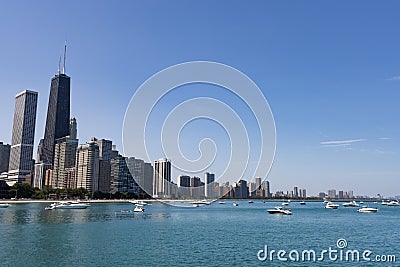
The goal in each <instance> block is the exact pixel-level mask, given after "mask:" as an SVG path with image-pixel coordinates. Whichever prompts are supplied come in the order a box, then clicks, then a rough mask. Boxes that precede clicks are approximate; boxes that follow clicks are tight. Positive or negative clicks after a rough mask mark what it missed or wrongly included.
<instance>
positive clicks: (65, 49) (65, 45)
mask: <svg viewBox="0 0 400 267" xmlns="http://www.w3.org/2000/svg"><path fill="white" fill-rule="evenodd" d="M66 55H67V40H65V44H64V65H63V74H65V57H66Z"/></svg>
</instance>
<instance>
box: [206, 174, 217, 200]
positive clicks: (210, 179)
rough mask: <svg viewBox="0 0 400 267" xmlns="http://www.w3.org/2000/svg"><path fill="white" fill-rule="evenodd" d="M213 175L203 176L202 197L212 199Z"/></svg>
mask: <svg viewBox="0 0 400 267" xmlns="http://www.w3.org/2000/svg"><path fill="white" fill-rule="evenodd" d="M214 182H215V174H214V173H209V172H206V173H205V176H204V185H205V186H204V195H205V197H211V198H212V197H214V186H215V184H214Z"/></svg>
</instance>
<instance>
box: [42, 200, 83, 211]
mask: <svg viewBox="0 0 400 267" xmlns="http://www.w3.org/2000/svg"><path fill="white" fill-rule="evenodd" d="M87 207H89V204H86V203H80V202H75V201H62V202H54V203H53V204H51V205H50V207H46V208H45V210H54V209H86V208H87Z"/></svg>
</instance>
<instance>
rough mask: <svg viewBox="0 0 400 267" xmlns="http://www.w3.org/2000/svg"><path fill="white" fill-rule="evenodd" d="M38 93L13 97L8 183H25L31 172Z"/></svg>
mask: <svg viewBox="0 0 400 267" xmlns="http://www.w3.org/2000/svg"><path fill="white" fill-rule="evenodd" d="M37 100H38V93H37V92H33V91H29V90H25V91H23V92H21V93H19V94H18V95H16V97H15V109H14V122H13V130H12V141H11V151H10V161H9V167H8V183H9V184H12V183H15V182H25V179H26V176H27V175H28V174H31V173H32V170H33V159H32V157H33V143H34V140H35V125H36V110H37Z"/></svg>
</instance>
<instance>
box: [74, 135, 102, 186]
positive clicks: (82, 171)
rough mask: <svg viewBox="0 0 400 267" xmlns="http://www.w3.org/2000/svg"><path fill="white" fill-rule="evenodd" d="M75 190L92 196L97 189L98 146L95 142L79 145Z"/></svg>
mask: <svg viewBox="0 0 400 267" xmlns="http://www.w3.org/2000/svg"><path fill="white" fill-rule="evenodd" d="M76 175H77V188H80V187H83V188H85V189H87V190H88V191H89V193H90V194H92V193H93V192H94V191H97V190H98V188H99V185H98V183H99V146H98V145H97V144H96V143H95V142H90V143H87V144H84V145H80V146H79V147H78V150H77V152H76Z"/></svg>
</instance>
